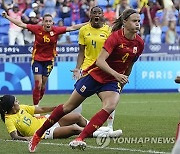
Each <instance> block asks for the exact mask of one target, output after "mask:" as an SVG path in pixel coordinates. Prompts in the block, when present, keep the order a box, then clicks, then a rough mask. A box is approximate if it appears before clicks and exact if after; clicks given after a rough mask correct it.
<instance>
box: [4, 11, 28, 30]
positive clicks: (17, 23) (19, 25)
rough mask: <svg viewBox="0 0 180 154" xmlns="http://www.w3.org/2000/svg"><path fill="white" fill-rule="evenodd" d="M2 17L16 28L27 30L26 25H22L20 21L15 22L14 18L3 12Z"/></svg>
mask: <svg viewBox="0 0 180 154" xmlns="http://www.w3.org/2000/svg"><path fill="white" fill-rule="evenodd" d="M2 16H3V17H4V18H6V19H8V20H9V21H10V22H12V23H14V24H15V25H17V26H18V27H22V28H27V24H25V23H23V22H22V21H20V20H17V19H15V18H12V17H10V16H9V15H8V14H7V13H6V12H5V11H4V12H3V13H2Z"/></svg>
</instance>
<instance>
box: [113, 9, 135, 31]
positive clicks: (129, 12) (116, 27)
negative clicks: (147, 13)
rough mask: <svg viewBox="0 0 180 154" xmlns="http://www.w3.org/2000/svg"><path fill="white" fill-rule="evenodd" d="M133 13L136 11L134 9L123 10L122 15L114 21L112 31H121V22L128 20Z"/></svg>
mask: <svg viewBox="0 0 180 154" xmlns="http://www.w3.org/2000/svg"><path fill="white" fill-rule="evenodd" d="M134 13H137V11H136V10H134V9H126V10H124V11H123V13H122V14H121V15H120V16H119V18H118V19H116V20H115V22H114V25H113V27H112V31H113V32H114V31H117V30H119V29H121V28H122V26H123V20H128V18H129V17H130V16H131V15H132V14H134Z"/></svg>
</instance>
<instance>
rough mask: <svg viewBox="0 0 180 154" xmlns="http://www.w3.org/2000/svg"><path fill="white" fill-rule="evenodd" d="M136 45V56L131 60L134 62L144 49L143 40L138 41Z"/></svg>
mask: <svg viewBox="0 0 180 154" xmlns="http://www.w3.org/2000/svg"><path fill="white" fill-rule="evenodd" d="M138 47H139V52H138V54H137V55H136V57H135V58H134V59H133V62H136V61H137V60H138V58H139V56H140V55H141V54H142V52H143V50H144V41H143V40H140V41H139V45H138Z"/></svg>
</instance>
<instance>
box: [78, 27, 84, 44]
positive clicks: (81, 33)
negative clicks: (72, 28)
mask: <svg viewBox="0 0 180 154" xmlns="http://www.w3.org/2000/svg"><path fill="white" fill-rule="evenodd" d="M78 43H79V44H81V45H85V41H84V28H83V27H82V28H80V30H79V40H78Z"/></svg>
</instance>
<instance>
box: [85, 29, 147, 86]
mask: <svg viewBox="0 0 180 154" xmlns="http://www.w3.org/2000/svg"><path fill="white" fill-rule="evenodd" d="M103 48H104V49H105V50H106V51H107V52H108V53H109V57H108V58H107V59H106V62H107V63H108V65H109V66H110V67H111V68H112V69H114V70H115V71H117V72H118V73H120V74H124V73H125V71H126V70H127V68H128V66H129V65H130V64H132V63H133V62H134V61H135V60H136V59H137V58H138V57H139V56H140V55H141V54H142V51H143V49H144V41H143V40H142V39H141V37H140V36H139V35H136V37H135V39H133V40H128V39H127V38H126V37H125V36H124V34H123V29H120V30H118V31H115V32H113V33H112V34H111V35H110V36H109V37H108V39H107V40H106V41H105V44H104V47H103ZM87 72H88V73H89V74H90V75H91V76H92V77H93V78H94V79H95V80H96V81H98V82H100V83H107V82H110V81H116V79H115V78H114V77H113V76H111V75H110V74H108V73H106V72H104V71H103V70H101V69H100V68H98V67H97V66H96V65H95V63H94V64H93V65H91V66H90V67H89V68H87V69H86V70H85V71H84V73H83V74H86V73H87Z"/></svg>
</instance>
